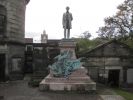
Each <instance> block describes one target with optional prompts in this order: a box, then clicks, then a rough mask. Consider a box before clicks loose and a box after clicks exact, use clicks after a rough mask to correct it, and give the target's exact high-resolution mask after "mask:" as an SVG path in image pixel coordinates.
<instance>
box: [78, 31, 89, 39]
mask: <svg viewBox="0 0 133 100" xmlns="http://www.w3.org/2000/svg"><path fill="white" fill-rule="evenodd" d="M80 37H81V38H85V39H90V37H91V33H90V32H89V31H85V32H84V33H82V35H81V36H80Z"/></svg>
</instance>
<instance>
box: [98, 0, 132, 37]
mask: <svg viewBox="0 0 133 100" xmlns="http://www.w3.org/2000/svg"><path fill="white" fill-rule="evenodd" d="M117 9H118V12H117V13H116V15H114V16H112V17H107V18H105V20H104V22H105V26H103V27H100V28H99V30H98V33H99V37H102V38H108V39H112V38H116V37H117V38H121V37H122V38H123V37H126V36H132V34H133V0H125V1H124V3H123V4H121V5H119V6H118V7H117Z"/></svg>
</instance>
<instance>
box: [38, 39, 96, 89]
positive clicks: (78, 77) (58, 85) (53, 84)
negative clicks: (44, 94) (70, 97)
mask: <svg viewBox="0 0 133 100" xmlns="http://www.w3.org/2000/svg"><path fill="white" fill-rule="evenodd" d="M59 47H60V52H64V51H69V52H72V55H71V60H72V61H78V59H77V58H76V55H75V47H76V42H75V41H74V40H72V39H63V40H62V41H61V42H60V43H59ZM59 67H62V66H59ZM67 67H69V66H67ZM74 67H75V66H74ZM39 89H40V90H41V91H46V90H51V91H78V90H83V91H95V90H96V83H95V82H93V81H92V80H91V79H90V77H89V76H88V75H87V69H85V68H84V67H82V65H81V66H79V67H77V68H76V69H75V70H73V71H72V72H71V73H70V74H65V75H64V74H63V75H62V76H60V77H55V75H54V72H53V70H50V73H49V75H48V76H47V77H45V78H44V79H43V80H42V81H41V83H40V85H39Z"/></svg>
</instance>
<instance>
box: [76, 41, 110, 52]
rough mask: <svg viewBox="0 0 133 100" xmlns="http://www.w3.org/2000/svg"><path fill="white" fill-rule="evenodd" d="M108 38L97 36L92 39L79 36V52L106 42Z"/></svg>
mask: <svg viewBox="0 0 133 100" xmlns="http://www.w3.org/2000/svg"><path fill="white" fill-rule="evenodd" d="M107 41H108V40H105V39H101V38H95V39H92V40H89V39H86V38H79V39H78V40H77V45H78V51H79V52H85V51H87V50H90V49H92V48H94V47H96V46H98V45H99V44H102V43H105V42H107Z"/></svg>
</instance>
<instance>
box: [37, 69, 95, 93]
mask: <svg viewBox="0 0 133 100" xmlns="http://www.w3.org/2000/svg"><path fill="white" fill-rule="evenodd" d="M39 89H40V90H41V91H48V90H50V91H95V90H96V83H95V82H93V81H92V80H91V79H90V77H89V76H88V75H86V69H85V68H84V67H81V68H80V69H78V70H76V71H74V72H73V73H72V74H71V75H70V76H69V77H68V78H64V77H61V78H60V77H53V76H52V74H49V75H48V76H47V77H46V78H45V79H44V80H42V82H41V83H40V85H39Z"/></svg>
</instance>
